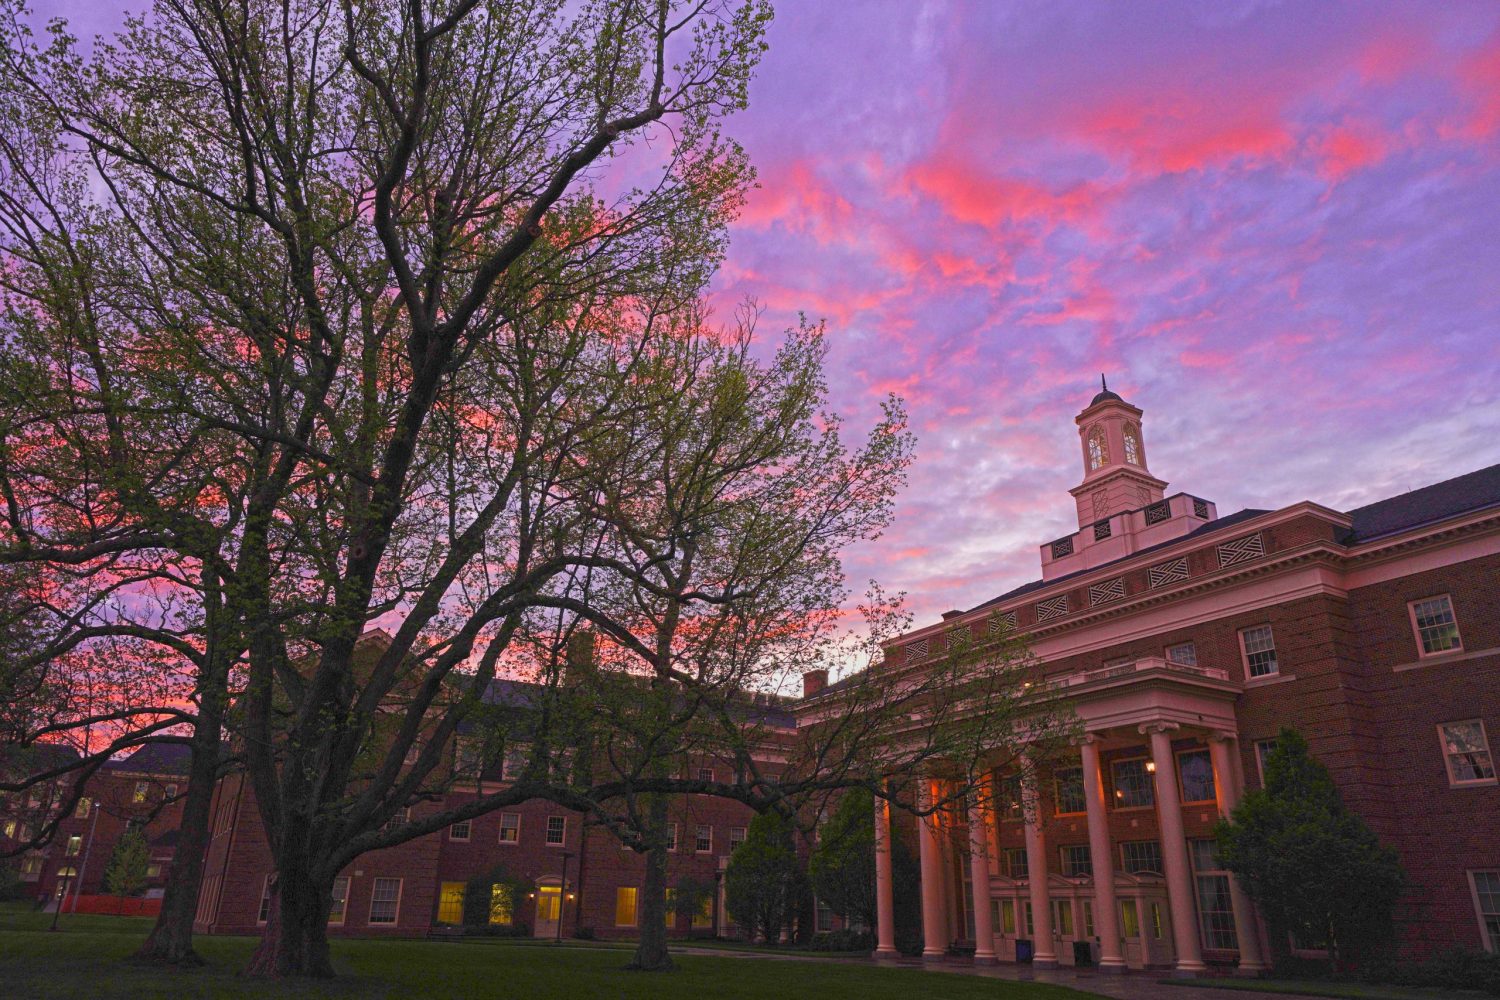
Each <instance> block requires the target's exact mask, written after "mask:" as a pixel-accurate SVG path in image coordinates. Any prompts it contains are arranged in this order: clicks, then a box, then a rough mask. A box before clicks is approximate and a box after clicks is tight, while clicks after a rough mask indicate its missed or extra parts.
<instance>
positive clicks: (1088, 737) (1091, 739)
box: [1073, 733, 1104, 747]
mask: <svg viewBox="0 0 1500 1000" xmlns="http://www.w3.org/2000/svg"><path fill="white" fill-rule="evenodd" d="M1103 742H1104V734H1103V733H1084V734H1082V735H1081V736H1076V737H1074V738H1073V745H1074V746H1075V747H1081V746H1083V745H1084V744H1085V743H1103Z"/></svg>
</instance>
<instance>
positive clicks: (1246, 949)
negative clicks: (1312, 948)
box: [1208, 732, 1270, 975]
mask: <svg viewBox="0 0 1500 1000" xmlns="http://www.w3.org/2000/svg"><path fill="white" fill-rule="evenodd" d="M1234 741H1235V736H1234V734H1233V733H1226V732H1216V733H1211V734H1210V735H1209V737H1208V752H1209V756H1210V758H1211V759H1212V760H1213V765H1214V792H1215V796H1216V798H1217V799H1218V800H1219V815H1220V816H1228V815H1229V814H1230V813H1231V812H1233V811H1234V807H1235V806H1237V805H1238V804H1239V801H1240V783H1239V775H1238V773H1237V772H1236V769H1235V766H1234ZM1229 899H1230V902H1231V903H1232V904H1233V905H1234V934H1235V939H1236V940H1238V941H1239V944H1240V965H1239V970H1238V971H1239V972H1241V973H1243V974H1245V975H1260V974H1261V973H1262V972H1265V971H1267V969H1269V968H1270V966H1268V965H1267V964H1266V961H1265V952H1263V951H1262V950H1261V946H1260V922H1259V921H1258V920H1257V919H1256V917H1255V907H1254V906H1252V905H1251V903H1250V897H1248V896H1246V895H1245V890H1244V889H1243V888H1242V887H1241V886H1240V880H1239V879H1238V878H1236V877H1235V876H1233V875H1231V876H1229Z"/></svg>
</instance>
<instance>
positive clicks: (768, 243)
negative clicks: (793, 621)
mask: <svg viewBox="0 0 1500 1000" xmlns="http://www.w3.org/2000/svg"><path fill="white" fill-rule="evenodd" d="M132 6H134V7H139V6H141V5H140V4H133V5H132ZM37 9H38V12H39V13H41V14H43V15H46V14H50V13H57V14H61V15H63V16H67V17H69V18H70V19H71V20H73V21H74V24H75V30H76V31H77V32H78V33H80V34H82V35H85V36H88V35H91V34H93V33H94V32H95V31H109V30H111V29H112V28H113V27H114V26H115V24H117V23H118V14H117V13H115V12H114V10H113V8H111V7H110V6H109V5H107V4H105V3H103V2H102V0H94V2H82V0H75V2H61V0H54V2H52V3H47V2H45V0H40V2H38V3H37ZM770 44H771V49H770V52H769V53H768V55H767V57H766V60H765V62H764V63H763V65H762V67H761V70H760V74H759V77H758V79H757V81H756V83H755V85H754V87H753V89H752V98H751V100H752V105H751V109H750V111H749V112H747V113H745V114H743V115H741V116H739V117H737V118H736V119H734V120H733V121H732V123H731V131H732V133H733V134H734V135H735V136H736V137H737V138H738V139H740V140H741V141H742V142H743V143H744V144H745V146H746V147H747V149H748V150H749V152H750V155H751V157H752V160H753V161H754V163H755V164H756V166H757V168H758V169H759V171H760V184H761V187H760V190H758V191H757V192H756V193H755V195H754V196H753V197H752V199H751V200H750V202H749V205H748V206H747V209H746V211H745V213H744V215H743V217H742V218H741V219H740V221H739V223H738V224H737V225H736V226H735V227H734V233H733V246H732V249H731V251H730V255H729V259H728V262H727V264H726V266H725V267H724V269H723V271H722V273H721V275H720V276H719V278H718V281H717V283H716V295H717V297H718V301H719V303H720V310H719V315H720V316H722V317H724V318H726V319H727V318H728V316H729V311H730V308H731V307H732V305H733V303H734V302H735V301H736V300H738V299H740V298H743V297H745V296H753V297H755V298H756V299H757V300H758V301H759V303H760V305H761V306H762V307H764V308H765V309H766V312H767V315H766V318H765V319H764V321H763V329H765V330H768V331H774V330H776V329H778V328H780V327H783V326H785V325H786V324H787V323H789V322H792V321H794V319H795V316H796V314H797V312H798V311H802V312H805V313H807V314H808V315H809V316H811V317H813V318H822V319H825V320H826V321H827V324H828V330H829V340H830V344H831V354H830V357H829V366H830V378H831V388H832V395H833V404H834V406H835V408H837V409H839V410H841V411H843V412H844V413H846V414H847V415H849V416H850V417H851V424H852V425H853V426H855V427H859V426H868V424H869V422H870V420H871V419H872V418H873V416H874V414H875V407H876V404H877V403H878V401H879V400H880V399H881V398H882V397H883V396H884V395H885V394H886V393H887V392H892V391H894V392H897V393H899V394H901V395H902V396H904V397H905V399H906V401H907V405H908V406H909V408H910V411H911V415H912V421H913V425H914V428H915V430H916V431H917V433H918V436H919V446H918V459H917V463H916V465H915V467H914V468H913V470H912V474H911V482H910V485H909V487H908V489H907V490H906V492H905V494H904V495H903V496H902V498H901V500H900V503H899V510H898V514H897V520H896V523H895V525H894V526H893V528H892V529H891V530H890V531H889V532H888V533H887V535H886V536H885V537H884V538H883V539H882V540H881V541H880V542H879V543H877V544H874V545H869V546H865V547H863V548H862V549H860V550H859V551H857V552H855V553H853V554H852V557H851V558H850V560H849V562H848V569H849V575H850V579H851V583H853V584H854V585H855V586H856V588H857V589H858V588H860V587H862V585H863V581H864V580H865V579H867V578H869V577H872V576H873V577H877V578H878V579H879V580H880V581H881V583H882V584H883V585H885V586H886V587H887V588H888V589H890V590H904V591H906V592H908V594H909V595H910V604H911V607H912V610H913V611H914V612H915V613H916V616H917V621H918V623H919V624H925V623H927V622H930V621H931V620H933V619H934V618H935V617H936V615H937V614H938V613H939V612H941V611H943V610H945V609H948V608H967V607H971V606H973V605H974V604H976V603H979V602H980V601H983V600H985V599H987V598H989V597H991V596H993V595H995V594H996V593H999V592H1001V591H1003V590H1005V589H1008V588H1010V587H1012V586H1015V585H1018V584H1021V583H1024V582H1027V581H1029V580H1032V579H1035V578H1036V577H1037V576H1038V575H1039V570H1038V555H1037V546H1038V545H1039V544H1040V543H1042V542H1044V541H1048V540H1050V539H1052V538H1054V537H1057V536H1058V535H1061V534H1064V533H1066V532H1068V531H1071V530H1074V529H1075V528H1076V519H1075V517H1074V513H1073V511H1074V507H1073V503H1072V500H1071V498H1070V497H1069V496H1068V495H1067V493H1066V490H1067V489H1068V488H1069V487H1070V486H1073V485H1076V483H1077V482H1078V480H1079V479H1080V478H1081V476H1082V468H1081V465H1080V459H1079V449H1078V445H1077V436H1076V430H1075V428H1074V425H1073V422H1072V418H1073V416H1074V414H1076V413H1077V412H1078V410H1080V409H1081V408H1082V407H1083V405H1084V404H1086V403H1087V402H1088V400H1089V398H1090V396H1091V395H1092V394H1093V393H1094V392H1095V391H1097V389H1098V373H1099V372H1101V371H1102V372H1105V373H1107V374H1108V376H1109V381H1110V387H1111V388H1112V389H1115V390H1116V391H1118V392H1119V393H1120V394H1121V395H1123V396H1124V397H1125V398H1126V399H1127V400H1129V401H1131V402H1132V403H1135V404H1136V405H1138V406H1140V407H1142V408H1143V409H1144V410H1145V412H1146V416H1145V428H1144V430H1145V437H1146V444H1147V448H1148V452H1149V457H1150V463H1151V470H1152V472H1154V473H1155V474H1156V475H1157V476H1159V477H1161V478H1163V479H1166V480H1168V481H1169V482H1170V483H1171V484H1172V485H1171V488H1170V492H1175V491H1177V490H1186V491H1189V492H1192V493H1194V494H1196V495H1199V496H1203V497H1207V498H1209V499H1211V500H1214V501H1215V502H1216V503H1217V504H1218V505H1219V510H1220V512H1221V513H1223V514H1227V513H1231V512H1233V511H1235V510H1238V509H1239V508H1241V507H1245V506H1253V507H1278V506H1282V505H1285V504H1288V503H1291V502H1294V501H1297V500H1302V499H1311V500H1316V501H1319V502H1322V503H1325V504H1328V505H1331V506H1334V507H1348V506H1353V505H1357V504H1359V503H1362V502H1367V501H1370V500H1374V499H1378V498H1380V497H1383V496H1387V495H1390V494H1392V493H1396V492H1401V491H1404V490H1407V489H1410V488H1413V487H1417V486H1421V485H1424V484H1427V483H1429V482H1434V481H1437V480H1441V479H1444V478H1448V477H1450V476H1452V475H1457V474H1460V473H1463V472H1467V471H1470V470H1473V469H1476V468H1480V467H1482V466H1485V465H1489V464H1493V463H1496V462H1500V437H1497V434H1500V388H1497V385H1500V3H1482V2H1477V0H1472V2H1457V0H1455V2H1447V3H1436V2H1432V0H1424V2H1419V3H1411V4H1399V3H1388V2H1386V3H1378V4H1376V3H1349V4H1339V3H1331V2H1316V3H1310V2H1284V3H1277V2H1269V0H1266V2H1261V0H1212V2H1209V0H1205V2H1202V3H1154V2H1153V3H1145V2H1131V3H1104V2H1082V0H1078V2H1074V0H1034V2H1033V0H1024V2H1023V0H1014V2H1011V0H989V2H981V0H974V2H970V3H958V2H952V3H950V2H936V0H934V2H926V3H919V2H915V0H884V2H876V0H838V2H834V0H783V2H782V3H779V4H778V9H777V18H776V21H775V24H774V25H773V27H772V29H771V34H770Z"/></svg>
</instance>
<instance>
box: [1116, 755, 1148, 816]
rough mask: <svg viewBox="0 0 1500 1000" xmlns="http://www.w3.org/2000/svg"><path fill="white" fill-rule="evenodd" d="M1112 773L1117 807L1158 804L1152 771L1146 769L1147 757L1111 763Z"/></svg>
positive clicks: (1143, 806) (1136, 807)
mask: <svg viewBox="0 0 1500 1000" xmlns="http://www.w3.org/2000/svg"><path fill="white" fill-rule="evenodd" d="M1110 774H1111V775H1112V776H1113V777H1114V785H1115V808H1116V809H1141V808H1145V807H1147V806H1154V805H1156V789H1155V788H1154V787H1153V786H1152V784H1151V773H1150V772H1149V771H1147V770H1146V758H1144V757H1136V758H1133V759H1131V760H1117V761H1115V762H1114V763H1113V764H1111V765H1110Z"/></svg>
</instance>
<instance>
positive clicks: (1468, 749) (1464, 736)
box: [1438, 719, 1495, 785]
mask: <svg viewBox="0 0 1500 1000" xmlns="http://www.w3.org/2000/svg"><path fill="white" fill-rule="evenodd" d="M1438 737H1439V738H1440V739H1441V740H1442V742H1443V759H1444V760H1445V761H1446V762H1447V765H1448V784H1450V785H1480V784H1484V785H1492V784H1494V783H1495V764H1494V760H1493V758H1491V757H1490V745H1489V741H1488V740H1487V739H1486V738H1485V734H1484V723H1483V722H1481V721H1479V720H1478V719H1470V720H1469V721H1467V722H1445V723H1443V724H1442V725H1440V726H1438Z"/></svg>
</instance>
